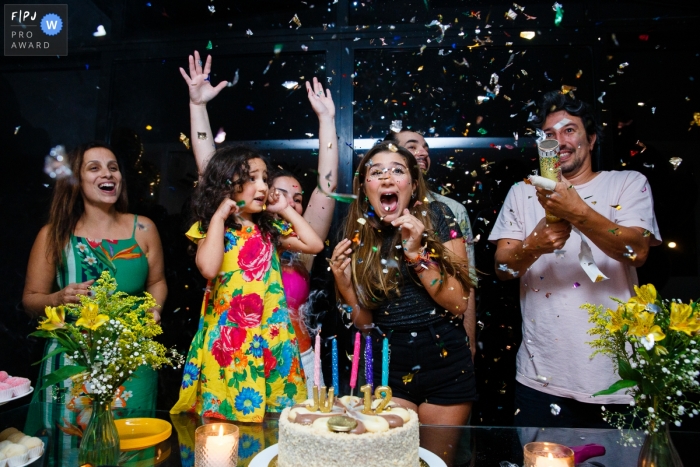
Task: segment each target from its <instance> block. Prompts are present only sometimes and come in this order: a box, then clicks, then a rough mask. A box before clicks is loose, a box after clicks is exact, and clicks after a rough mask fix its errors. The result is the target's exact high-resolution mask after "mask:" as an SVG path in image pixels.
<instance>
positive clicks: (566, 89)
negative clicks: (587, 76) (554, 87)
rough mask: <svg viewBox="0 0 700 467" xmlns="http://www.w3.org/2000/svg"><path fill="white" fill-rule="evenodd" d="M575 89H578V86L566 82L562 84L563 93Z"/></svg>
mask: <svg viewBox="0 0 700 467" xmlns="http://www.w3.org/2000/svg"><path fill="white" fill-rule="evenodd" d="M577 77H578V76H577ZM575 90H576V86H567V85H566V84H562V85H561V93H562V94H568V93H570V92H574V91H575Z"/></svg>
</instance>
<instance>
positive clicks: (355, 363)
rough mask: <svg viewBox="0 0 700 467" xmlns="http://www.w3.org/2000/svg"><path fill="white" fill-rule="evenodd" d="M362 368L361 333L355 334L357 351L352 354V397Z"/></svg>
mask: <svg viewBox="0 0 700 467" xmlns="http://www.w3.org/2000/svg"><path fill="white" fill-rule="evenodd" d="M359 367H360V333H359V332H358V333H356V334H355V349H354V351H353V354H352V369H351V371H350V395H352V393H353V391H354V390H355V386H357V371H358V370H359Z"/></svg>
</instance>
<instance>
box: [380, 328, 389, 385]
mask: <svg viewBox="0 0 700 467" xmlns="http://www.w3.org/2000/svg"><path fill="white" fill-rule="evenodd" d="M382 386H389V339H387V338H386V337H385V338H384V342H382Z"/></svg>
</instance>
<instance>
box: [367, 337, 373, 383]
mask: <svg viewBox="0 0 700 467" xmlns="http://www.w3.org/2000/svg"><path fill="white" fill-rule="evenodd" d="M365 381H367V384H369V385H370V386H372V389H374V369H373V368H372V337H370V336H367V337H365Z"/></svg>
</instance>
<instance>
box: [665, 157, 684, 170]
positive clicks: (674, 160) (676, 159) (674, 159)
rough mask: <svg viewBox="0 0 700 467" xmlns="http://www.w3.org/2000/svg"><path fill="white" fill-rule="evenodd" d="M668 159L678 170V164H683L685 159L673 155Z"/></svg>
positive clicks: (674, 168)
mask: <svg viewBox="0 0 700 467" xmlns="http://www.w3.org/2000/svg"><path fill="white" fill-rule="evenodd" d="M668 161H669V162H670V163H671V165H672V166H673V170H676V169H677V168H678V166H679V165H681V162H683V159H681V158H680V157H672V158H670V159H669V160H668Z"/></svg>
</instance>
